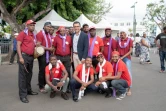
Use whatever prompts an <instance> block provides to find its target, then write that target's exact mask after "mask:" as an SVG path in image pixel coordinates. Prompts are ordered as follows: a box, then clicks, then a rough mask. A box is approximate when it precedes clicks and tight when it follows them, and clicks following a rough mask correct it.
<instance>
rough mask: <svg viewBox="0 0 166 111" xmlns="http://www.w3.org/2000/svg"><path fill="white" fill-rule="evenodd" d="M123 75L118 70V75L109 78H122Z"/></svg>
mask: <svg viewBox="0 0 166 111" xmlns="http://www.w3.org/2000/svg"><path fill="white" fill-rule="evenodd" d="M121 75H122V72H118V73H117V75H116V76H111V77H110V78H109V80H110V79H111V80H112V79H120V77H121Z"/></svg>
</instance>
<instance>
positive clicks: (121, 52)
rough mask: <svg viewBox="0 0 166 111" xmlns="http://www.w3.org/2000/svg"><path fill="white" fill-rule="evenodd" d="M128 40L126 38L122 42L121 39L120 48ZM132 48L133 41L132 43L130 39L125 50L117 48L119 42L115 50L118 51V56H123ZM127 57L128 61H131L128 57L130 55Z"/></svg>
mask: <svg viewBox="0 0 166 111" xmlns="http://www.w3.org/2000/svg"><path fill="white" fill-rule="evenodd" d="M128 39H129V38H128V37H127V38H126V39H124V40H122V39H121V46H124V43H126V42H127V40H128ZM132 47H133V41H132V40H131V39H130V42H129V44H128V45H127V47H126V48H121V47H120V46H119V41H118V42H117V50H118V51H119V53H120V56H124V55H125V54H126V53H128V52H129V51H130V48H132ZM127 57H128V58H129V59H131V56H130V55H128V56H127Z"/></svg>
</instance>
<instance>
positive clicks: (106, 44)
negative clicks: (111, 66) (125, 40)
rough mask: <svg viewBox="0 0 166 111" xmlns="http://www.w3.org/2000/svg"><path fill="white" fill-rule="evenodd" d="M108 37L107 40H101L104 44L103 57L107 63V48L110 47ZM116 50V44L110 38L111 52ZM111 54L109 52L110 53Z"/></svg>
mask: <svg viewBox="0 0 166 111" xmlns="http://www.w3.org/2000/svg"><path fill="white" fill-rule="evenodd" d="M110 39H111V38H110V37H109V38H106V37H105V38H103V43H104V51H103V55H104V57H105V59H106V60H107V61H108V49H109V46H110V43H109V42H110ZM116 48H117V43H116V40H115V39H113V38H112V44H111V50H112V52H113V51H114V50H116ZM110 54H111V52H110ZM110 59H111V56H110Z"/></svg>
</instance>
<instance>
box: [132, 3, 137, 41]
mask: <svg viewBox="0 0 166 111" xmlns="http://www.w3.org/2000/svg"><path fill="white" fill-rule="evenodd" d="M136 4H137V2H135V3H134V5H133V6H131V8H134V18H133V36H134V39H135V35H136V25H137V22H136V17H135V5H136Z"/></svg>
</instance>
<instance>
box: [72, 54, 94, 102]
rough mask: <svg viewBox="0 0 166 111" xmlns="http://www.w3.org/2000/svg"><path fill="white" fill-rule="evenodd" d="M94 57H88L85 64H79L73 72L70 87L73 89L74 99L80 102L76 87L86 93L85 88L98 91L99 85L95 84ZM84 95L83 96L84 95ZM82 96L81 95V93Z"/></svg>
mask: <svg viewBox="0 0 166 111" xmlns="http://www.w3.org/2000/svg"><path fill="white" fill-rule="evenodd" d="M91 65H92V59H91V57H87V58H86V59H85V63H84V64H79V65H78V66H77V67H76V70H75V72H74V74H73V79H72V80H71V81H70V87H71V91H72V96H73V101H75V102H78V99H79V98H80V97H79V98H78V96H77V94H76V89H80V91H79V93H81V94H83V95H84V90H85V89H87V90H93V91H96V90H97V87H96V86H95V85H94V84H93V81H94V71H93V68H92V67H91ZM83 95H82V96H83ZM79 96H80V95H79Z"/></svg>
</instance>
